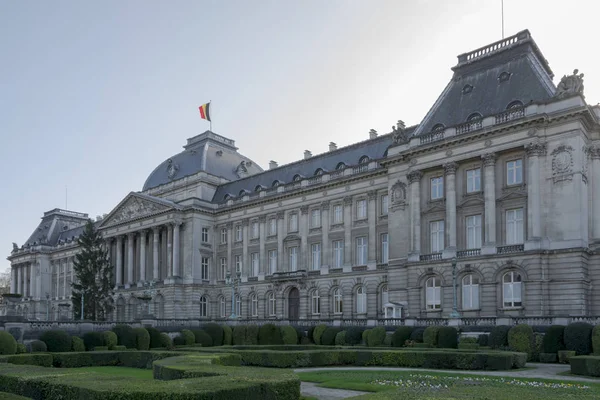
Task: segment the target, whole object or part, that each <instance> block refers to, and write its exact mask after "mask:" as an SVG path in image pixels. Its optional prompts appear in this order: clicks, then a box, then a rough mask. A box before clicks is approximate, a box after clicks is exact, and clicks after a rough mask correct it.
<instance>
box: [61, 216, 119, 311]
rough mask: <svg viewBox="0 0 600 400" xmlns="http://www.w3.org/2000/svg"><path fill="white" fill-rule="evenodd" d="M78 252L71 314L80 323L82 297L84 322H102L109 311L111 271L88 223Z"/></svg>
mask: <svg viewBox="0 0 600 400" xmlns="http://www.w3.org/2000/svg"><path fill="white" fill-rule="evenodd" d="M78 243H79V247H80V249H81V251H80V252H79V254H77V255H76V256H75V261H74V262H73V271H74V273H75V282H73V283H72V286H73V295H72V297H71V301H72V303H73V312H74V316H75V319H81V296H82V294H83V314H84V319H89V320H93V321H98V320H106V319H107V318H108V317H109V316H110V313H111V312H112V310H113V299H112V295H113V294H114V293H113V284H112V282H113V271H112V267H111V265H110V263H109V261H108V252H107V251H106V250H105V249H104V239H103V238H102V236H101V235H100V233H99V232H98V231H97V230H96V229H95V227H94V223H93V222H92V221H91V220H88V222H87V224H86V226H85V229H84V231H83V234H82V235H81V236H80V237H79V239H78Z"/></svg>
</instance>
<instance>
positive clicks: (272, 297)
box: [269, 292, 277, 317]
mask: <svg viewBox="0 0 600 400" xmlns="http://www.w3.org/2000/svg"><path fill="white" fill-rule="evenodd" d="M276 306H277V302H276V300H275V293H273V292H271V293H269V316H270V317H274V316H276V315H277V307H276Z"/></svg>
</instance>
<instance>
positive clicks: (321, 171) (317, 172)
mask: <svg viewBox="0 0 600 400" xmlns="http://www.w3.org/2000/svg"><path fill="white" fill-rule="evenodd" d="M319 175H323V169H322V168H317V170H316V171H315V176H319Z"/></svg>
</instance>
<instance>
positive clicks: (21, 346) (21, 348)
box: [16, 343, 27, 354]
mask: <svg viewBox="0 0 600 400" xmlns="http://www.w3.org/2000/svg"><path fill="white" fill-rule="evenodd" d="M24 353H27V347H25V345H24V344H23V343H17V353H16V354H24Z"/></svg>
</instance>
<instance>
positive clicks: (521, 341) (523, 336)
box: [508, 324, 533, 361]
mask: <svg viewBox="0 0 600 400" xmlns="http://www.w3.org/2000/svg"><path fill="white" fill-rule="evenodd" d="M508 346H509V347H510V348H511V350H513V351H518V352H521V353H527V360H528V361H531V360H532V358H533V357H532V355H533V329H531V327H530V326H529V325H527V324H520V325H517V326H513V327H512V328H510V330H509V331H508Z"/></svg>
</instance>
